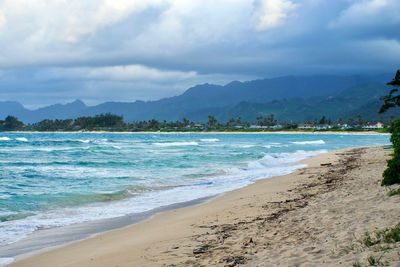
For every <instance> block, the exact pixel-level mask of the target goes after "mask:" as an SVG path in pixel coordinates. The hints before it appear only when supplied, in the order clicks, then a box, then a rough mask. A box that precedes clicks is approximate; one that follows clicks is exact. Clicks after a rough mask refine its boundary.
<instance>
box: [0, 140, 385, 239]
mask: <svg viewBox="0 0 400 267" xmlns="http://www.w3.org/2000/svg"><path fill="white" fill-rule="evenodd" d="M387 144H390V142H389V136H388V135H345V134H343V135H341V134H329V135H324V134H315V135H313V134H225V133H221V134H208V133H207V134H194V133H177V134H172V133H171V134H163V133H143V134H140V133H0V246H1V245H6V244H10V243H13V242H16V241H18V240H20V239H22V238H24V237H26V236H27V235H29V234H31V233H32V232H34V231H35V230H37V229H47V228H54V227H59V226H66V225H71V224H76V223H82V222H88V221H93V220H100V219H108V218H115V217H119V216H124V215H131V214H135V213H140V212H145V211H150V210H152V209H155V208H159V207H162V206H166V205H171V204H175V203H181V202H187V201H191V200H194V199H199V198H205V197H210V196H215V195H218V194H221V193H224V192H227V191H231V190H234V189H237V188H241V187H244V186H246V185H248V184H251V183H253V182H254V181H256V180H258V179H263V178H270V177H274V176H278V175H284V174H288V173H291V172H293V171H294V170H296V169H298V168H301V167H304V165H301V164H298V163H297V162H298V161H300V160H302V159H305V158H308V157H312V156H314V155H317V154H320V153H324V152H327V151H331V150H337V149H342V148H347V147H360V146H374V145H387Z"/></svg>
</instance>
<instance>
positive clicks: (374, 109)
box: [189, 83, 400, 122]
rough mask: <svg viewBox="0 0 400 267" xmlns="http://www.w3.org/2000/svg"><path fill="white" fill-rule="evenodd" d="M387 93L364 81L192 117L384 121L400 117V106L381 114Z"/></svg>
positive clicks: (204, 111) (385, 88) (249, 119)
mask: <svg viewBox="0 0 400 267" xmlns="http://www.w3.org/2000/svg"><path fill="white" fill-rule="evenodd" d="M387 93H388V87H387V86H384V85H382V84H379V83H365V84H360V85H357V86H353V87H350V88H348V89H344V90H340V91H338V92H334V93H332V94H329V95H325V96H317V97H310V98H291V99H282V100H275V101H270V102H268V103H265V104H259V103H250V102H242V103H239V104H238V105H235V106H233V107H228V108H223V109H219V110H212V109H211V110H203V111H201V112H198V113H195V114H193V119H197V116H199V117H201V116H202V113H203V114H206V113H213V114H214V116H216V118H217V119H218V120H221V121H225V120H229V118H232V117H238V116H240V117H241V118H242V119H243V120H244V121H254V119H255V118H256V117H258V116H268V115H269V114H271V113H272V114H274V115H275V118H276V119H277V120H278V121H282V122H285V121H286V122H289V121H293V122H304V121H313V120H314V119H315V118H317V119H320V118H321V117H322V116H326V117H327V118H329V119H331V120H337V119H338V118H342V119H347V118H353V119H356V118H357V116H358V115H360V116H361V117H362V118H363V119H365V120H368V121H377V120H380V119H381V117H382V118H383V119H385V120H387V119H388V118H389V117H390V116H394V117H400V108H393V109H390V110H389V111H388V112H386V113H384V114H379V113H378V111H379V109H380V107H381V106H382V101H381V100H380V97H381V96H383V95H385V94H387ZM189 117H191V116H189Z"/></svg>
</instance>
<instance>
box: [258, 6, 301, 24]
mask: <svg viewBox="0 0 400 267" xmlns="http://www.w3.org/2000/svg"><path fill="white" fill-rule="evenodd" d="M256 3H257V4H256V10H255V11H254V19H255V22H256V24H255V27H256V29H257V30H259V31H264V30H270V29H273V28H276V27H279V26H282V25H283V24H284V23H285V21H286V20H287V19H288V18H289V17H290V16H291V14H292V12H293V11H294V10H295V9H296V8H297V6H298V5H297V4H294V3H293V2H291V1H289V0H259V1H258V2H256Z"/></svg>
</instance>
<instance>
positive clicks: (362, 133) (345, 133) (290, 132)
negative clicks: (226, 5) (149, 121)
mask: <svg viewBox="0 0 400 267" xmlns="http://www.w3.org/2000/svg"><path fill="white" fill-rule="evenodd" d="M2 133H19V134H22V133H52V134H53V133H55V134H57V133H66V134H69V133H96V134H105V133H113V134H114V133H115V134H310V135H320V134H322V135H323V134H334V135H391V133H378V132H374V131H371V132H357V131H353V132H330V131H325V132H319V131H318V132H308V131H296V132H295V131H276V132H268V131H265V132H263V131H260V132H250V131H249V132H235V131H233V132H228V131H227V132H217V131H215V132H213V131H210V132H107V131H75V132H68V131H66V132H58V131H54V132H35V131H9V132H2Z"/></svg>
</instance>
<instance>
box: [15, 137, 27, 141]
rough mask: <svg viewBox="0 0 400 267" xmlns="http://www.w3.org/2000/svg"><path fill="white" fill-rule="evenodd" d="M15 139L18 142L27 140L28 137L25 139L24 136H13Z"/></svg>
mask: <svg viewBox="0 0 400 267" xmlns="http://www.w3.org/2000/svg"><path fill="white" fill-rule="evenodd" d="M15 140H17V141H20V142H28V139H26V138H25V137H17V138H15Z"/></svg>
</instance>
